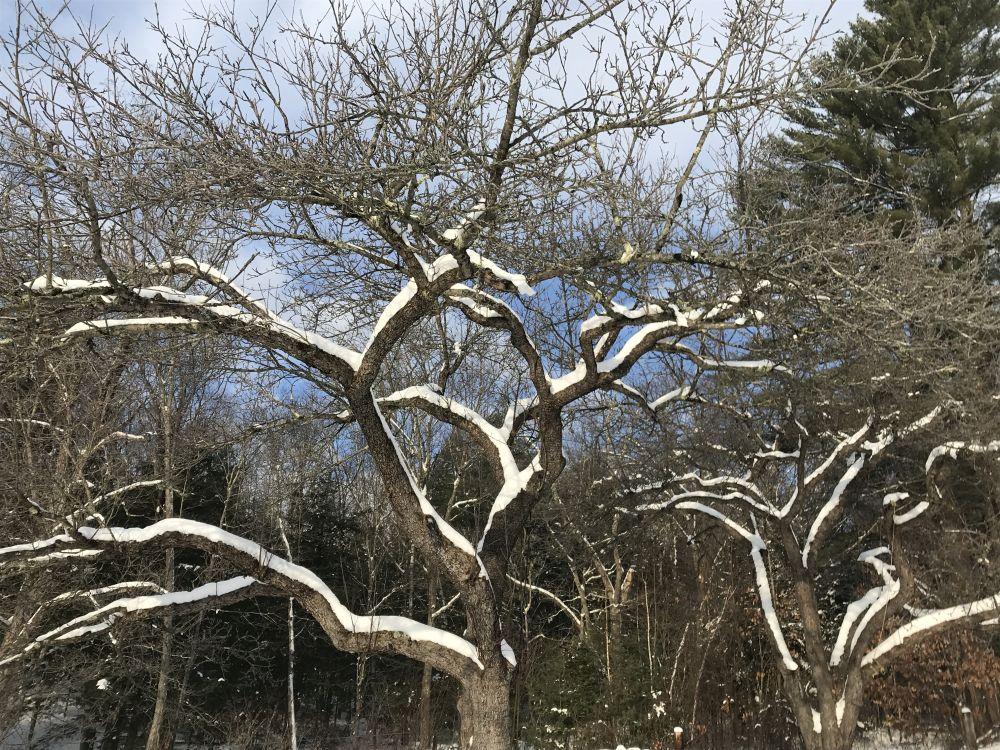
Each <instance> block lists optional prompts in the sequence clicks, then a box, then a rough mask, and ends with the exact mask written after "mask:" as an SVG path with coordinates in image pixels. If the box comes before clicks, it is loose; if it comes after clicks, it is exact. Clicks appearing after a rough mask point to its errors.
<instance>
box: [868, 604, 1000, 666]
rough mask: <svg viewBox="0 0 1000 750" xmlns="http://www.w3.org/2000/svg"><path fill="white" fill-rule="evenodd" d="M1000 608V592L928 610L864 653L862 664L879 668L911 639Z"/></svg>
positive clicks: (985, 616) (967, 622)
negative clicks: (963, 602)
mask: <svg viewBox="0 0 1000 750" xmlns="http://www.w3.org/2000/svg"><path fill="white" fill-rule="evenodd" d="M998 612H1000V594H994V595H993V596H987V597H986V598H984V599H979V600H977V601H974V602H966V603H965V604H957V605H955V606H953V607H946V608H944V609H933V610H925V611H924V613H923V614H921V615H920V616H919V617H917V618H915V619H913V620H911V621H910V622H908V623H906V624H905V625H902V626H900V627H898V628H896V629H895V630H894V631H893V632H892V633H890V634H889V636H887V637H886V638H885V639H884V640H883V641H882V642H881V643H879V644H878V645H877V646H875V647H874V648H873V649H871V650H870V651H869V652H868V653H867V654H865V657H864V659H862V660H861V664H862V666H865V667H872V668H878V667H879V666H881V664H882V663H883V662H884V661H886V660H888V659H889V658H891V656H892V654H893V651H895V650H896V649H898V648H899V647H901V646H903V645H904V644H907V643H908V642H910V641H914V640H919V639H922V638H926V637H928V636H931V635H934V634H935V633H938V632H940V631H942V630H946V629H948V628H950V627H956V626H960V625H970V624H975V623H977V622H982V621H985V620H989V619H991V618H992V617H995V616H996V615H997V613H998Z"/></svg>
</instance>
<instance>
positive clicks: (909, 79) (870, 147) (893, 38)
mask: <svg viewBox="0 0 1000 750" xmlns="http://www.w3.org/2000/svg"><path fill="white" fill-rule="evenodd" d="M865 6H866V8H867V9H868V11H869V12H870V13H871V14H872V16H871V17H870V18H861V19H859V20H857V21H855V22H854V23H853V24H852V25H851V31H850V33H849V34H848V35H846V36H844V37H842V38H841V39H840V40H838V41H837V43H836V44H835V45H834V47H833V49H832V51H831V52H830V53H828V54H827V55H825V56H823V57H822V58H821V59H820V60H818V61H817V66H816V69H815V70H816V76H817V83H818V84H819V86H817V91H818V93H817V94H816V95H815V96H813V97H812V98H811V99H809V100H807V101H805V102H803V103H802V104H801V105H800V106H798V107H796V108H794V109H793V110H792V111H791V112H789V113H788V117H789V119H790V120H791V122H792V126H791V127H789V128H788V129H787V130H786V131H785V137H784V138H783V139H781V141H780V143H779V153H780V155H781V157H782V159H783V161H784V165H783V167H784V169H786V170H788V169H790V170H793V171H794V172H796V173H797V174H798V175H799V177H800V178H801V179H803V180H804V181H805V182H806V184H808V185H810V186H811V187H813V188H816V189H820V190H822V189H823V188H825V187H826V186H829V185H837V186H843V187H846V188H848V189H847V190H845V194H847V195H849V196H851V198H850V202H849V205H848V206H847V208H848V209H849V210H852V211H863V212H866V213H873V214H875V213H877V214H883V215H886V214H887V215H889V216H890V217H895V218H900V219H904V218H916V219H918V220H921V221H926V220H930V221H933V222H934V223H936V224H939V225H940V224H945V223H949V222H951V221H954V220H956V219H975V220H981V221H983V222H984V223H985V224H986V226H987V227H989V226H991V225H995V224H996V223H997V219H1000V201H998V200H997V198H998V196H997V195H996V188H997V187H998V186H1000V4H998V3H997V2H996V0H866V3H865Z"/></svg>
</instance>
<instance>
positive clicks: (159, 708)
mask: <svg viewBox="0 0 1000 750" xmlns="http://www.w3.org/2000/svg"><path fill="white" fill-rule="evenodd" d="M172 375H173V373H172V372H171V373H170V375H169V376H168V377H167V378H165V379H161V380H160V387H161V399H160V424H161V429H162V430H163V457H162V474H163V476H162V478H163V483H164V490H163V512H162V513H161V514H160V517H161V518H173V516H174V488H173V479H174V478H173V431H172V429H171V427H172V424H173V423H172V420H173V416H174V414H173V394H172V391H171V389H172V388H173V377H172ZM165 558H166V559H165V562H164V572H163V588H164V589H165V590H166V591H173V590H174V550H173V548H172V547H169V548H167V550H166V555H165ZM162 625H163V636H162V637H161V640H160V648H161V650H162V653H161V656H160V674H159V677H158V679H157V681H156V706H155V708H154V709H153V720H152V722H151V723H150V725H149V735H148V736H147V737H146V750H169V749H170V748H172V747H173V745H174V733H173V727H172V726H171V721H170V719H171V716H170V707H171V700H170V663H171V651H172V650H173V628H174V617H173V615H172V614H171V613H170V612H169V611H168V612H167V614H165V615H164V616H163V621H162Z"/></svg>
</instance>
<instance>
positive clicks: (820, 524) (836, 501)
mask: <svg viewBox="0 0 1000 750" xmlns="http://www.w3.org/2000/svg"><path fill="white" fill-rule="evenodd" d="M864 465H865V457H864V456H858V457H857V458H856V459H854V461H853V462H852V463H851V465H850V466H848V467H847V471H845V472H844V473H843V474H842V475H841V477H840V480H839V481H838V482H837V484H836V485H835V486H834V488H833V491H832V492H831V493H830V497H829V498H828V499H827V501H826V503H824V505H823V507H822V508H820V511H819V513H818V514H817V515H816V518H814V519H813V522H812V525H811V526H810V527H809V534H808V536H806V543H805V545H804V546H803V547H802V565H803V566H805V567H807V568H808V567H809V559H810V552H812V551H813V550H814V549H816V548H817V547H818V546H819V542H821V541H822V539H823V537H824V536H825V535H826V534H827V533H828V530H829V527H830V526H831V525H832V524H833V523H834V522H835V521H836V519H837V517H838V514H837V510H838V509H839V507H840V501H841V499H842V498H843V495H844V491H845V490H846V489H847V488H848V486H849V485H850V484H851V482H853V481H854V479H855V477H857V476H858V474H859V473H860V471H861V469H862V468H863V467H864Z"/></svg>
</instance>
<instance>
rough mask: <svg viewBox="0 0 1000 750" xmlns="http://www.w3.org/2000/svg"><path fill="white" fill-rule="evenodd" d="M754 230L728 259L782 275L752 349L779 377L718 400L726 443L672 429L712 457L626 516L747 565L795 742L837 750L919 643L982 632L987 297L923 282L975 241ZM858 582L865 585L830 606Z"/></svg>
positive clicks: (651, 489)
mask: <svg viewBox="0 0 1000 750" xmlns="http://www.w3.org/2000/svg"><path fill="white" fill-rule="evenodd" d="M822 205H823V204H822V202H821V201H818V202H817V203H816V206H817V207H819V206H822ZM769 210H771V211H772V213H771V214H770V215H769V218H768V221H767V222H764V223H757V224H756V225H754V226H750V227H749V228H748V229H747V231H746V233H745V237H746V238H748V239H745V240H744V241H753V242H759V243H763V244H773V245H774V246H775V252H776V255H783V256H784V257H785V258H786V261H787V265H781V266H780V267H777V266H776V267H775V268H774V269H773V275H772V278H773V280H774V283H775V284H777V285H785V284H787V286H784V288H786V289H788V290H789V293H790V294H794V295H795V296H796V297H797V298H798V299H799V300H800V302H801V303H802V304H801V307H800V308H799V310H798V312H797V313H794V314H793V313H791V312H790V311H789V312H788V314H787V315H786V316H785V317H784V318H783V319H782V322H781V323H779V324H778V325H776V326H775V327H774V328H772V329H771V330H770V331H768V336H769V337H771V341H772V344H773V345H774V346H775V347H776V350H775V353H773V354H772V355H771V356H777V357H780V359H781V360H782V361H783V362H784V363H785V364H786V367H787V370H786V374H787V377H786V378H785V379H784V382H783V383H782V384H781V387H780V388H769V387H768V388H763V389H758V390H755V391H754V392H750V391H748V390H747V389H745V388H740V386H739V385H738V384H737V386H736V387H735V388H734V389H733V391H732V392H731V396H730V397H729V399H726V400H728V401H729V403H730V404H733V405H735V406H739V409H738V410H737V412H734V413H738V412H740V411H741V412H743V414H742V415H741V416H739V417H738V418H736V417H734V419H733V420H732V421H731V422H730V423H729V425H728V427H724V428H723V429H725V430H726V431H725V432H724V433H723V432H720V431H719V429H718V427H716V428H715V429H714V430H706V431H705V432H701V430H700V429H699V425H695V426H694V427H693V428H689V429H691V432H692V433H693V436H692V438H691V440H692V443H694V444H695V445H697V444H698V443H701V444H702V445H704V444H705V443H714V444H719V445H717V447H718V449H719V450H718V451H716V453H715V455H714V456H713V457H712V458H710V459H704V458H703V459H702V460H700V461H685V460H682V461H679V462H678V463H677V469H676V471H675V473H674V474H673V475H672V476H670V477H668V478H666V479H664V480H663V481H662V482H655V483H647V484H646V486H643V487H641V488H638V489H637V494H638V495H641V496H644V497H647V498H649V497H650V496H651V495H652V496H654V497H653V501H652V502H645V503H643V504H640V505H639V506H638V509H639V510H640V511H641V512H644V513H653V512H655V511H673V512H674V513H676V514H677V515H683V516H685V517H687V518H688V522H689V523H691V524H692V528H693V529H699V528H704V527H705V526H706V525H707V526H709V527H712V526H714V527H717V528H719V529H721V530H722V531H725V532H727V533H729V534H730V535H732V537H733V538H734V539H735V540H736V542H737V543H739V544H741V545H742V546H743V547H744V548H745V549H746V551H747V553H748V563H749V564H748V568H749V571H750V575H751V580H753V581H754V583H755V587H756V592H757V598H758V601H759V605H760V609H761V612H762V614H763V618H762V620H761V626H762V627H763V628H764V629H765V632H766V634H767V637H768V640H769V642H770V645H771V647H772V652H773V657H774V664H775V667H776V669H777V670H778V672H779V673H780V675H781V678H782V681H783V685H784V694H785V696H786V698H787V700H788V702H789V704H790V707H791V709H792V712H793V715H794V718H795V722H796V724H797V726H798V729H799V732H800V734H801V736H802V739H803V742H804V743H805V746H806V747H807V748H809V749H810V750H812V749H813V748H815V750H844V749H845V748H849V747H851V746H852V744H853V741H854V738H855V734H856V732H857V727H858V719H859V715H860V713H861V710H862V708H863V706H864V691H865V689H866V687H867V686H869V685H870V684H871V680H872V678H873V677H874V676H875V675H876V674H878V673H879V672H880V671H882V670H884V669H885V668H886V667H887V666H888V665H890V664H891V663H892V661H893V660H894V659H895V658H897V657H898V656H900V655H901V654H903V653H905V652H906V650H907V649H909V648H911V647H913V646H914V645H916V644H917V643H920V642H921V641H924V640H925V639H928V638H931V637H934V636H938V635H941V634H944V633H948V632H949V631H951V630H954V629H959V628H972V627H976V626H978V625H981V624H996V623H997V619H998V615H1000V576H998V575H997V572H996V565H995V563H991V562H990V559H991V558H994V557H995V553H996V535H995V531H993V530H994V529H995V524H996V519H995V514H996V504H995V493H996V485H995V483H994V482H992V480H991V479H990V472H989V471H988V470H981V471H980V472H979V473H978V474H977V472H976V471H975V465H976V462H980V463H983V462H986V463H991V462H996V461H997V459H1000V436H998V435H997V432H996V425H997V418H998V414H1000V406H998V396H997V394H996V393H995V388H996V382H997V381H996V369H995V368H996V366H997V363H996V360H995V358H994V355H993V351H992V349H993V347H994V342H995V341H996V340H997V336H998V333H1000V332H998V327H997V319H996V309H997V301H998V298H997V290H996V289H995V287H993V286H991V285H989V284H988V283H987V282H984V281H983V275H982V273H981V269H980V268H969V269H964V270H963V271H962V272H961V273H947V274H945V273H941V272H940V269H941V268H942V267H947V266H948V264H949V262H950V260H951V259H952V258H953V257H958V256H961V254H962V253H963V252H965V250H966V247H967V244H968V243H970V242H976V241H978V239H977V234H976V231H975V228H974V227H971V226H969V227H954V228H952V229H951V230H949V231H945V232H942V231H939V230H928V231H924V232H914V233H912V234H911V233H900V232H898V231H897V229H896V228H895V227H891V226H887V225H880V224H879V223H878V222H875V221H850V220H845V219H844V218H843V217H840V216H836V215H835V214H832V213H831V214H829V215H827V214H824V213H823V212H822V211H821V210H819V209H818V208H817V211H816V214H815V215H812V216H809V217H803V216H800V215H783V214H782V212H781V211H780V210H774V206H773V204H772V205H770V206H769ZM887 224H888V223H887ZM779 246H783V247H785V248H786V249H787V251H788V252H787V254H785V253H782V252H781V251H779V250H778V249H777V248H778V247H779ZM782 279H784V281H782ZM793 290H794V291H793ZM777 351H780V352H781V353H780V354H778V353H777ZM762 424H763V425H764V427H763V428H761V425H762ZM754 425H756V427H755V426H754ZM958 462H961V463H962V465H963V466H964V467H965V471H966V476H972V477H976V476H979V477H981V478H982V481H981V486H979V487H976V488H973V489H969V488H966V490H965V491H966V495H967V497H966V499H965V501H963V502H964V506H965V507H964V512H965V513H966V514H968V513H969V512H970V506H971V511H972V512H973V514H974V516H975V517H976V518H978V519H980V520H979V521H977V523H979V524H980V528H981V529H982V530H983V531H984V532H985V533H983V534H977V533H975V532H976V528H975V527H974V526H971V525H969V524H968V523H965V524H963V523H961V522H960V519H958V516H959V515H960V514H961V512H962V511H963V507H962V506H961V505H958V504H956V502H955V493H956V489H955V483H954V480H953V478H952V479H951V480H949V479H948V478H947V475H948V474H949V471H950V470H949V466H950V467H952V468H954V467H955V466H956V465H957V464H958ZM924 526H926V528H927V530H926V531H924V532H923V536H921V535H920V533H921V532H920V531H919V529H920V527H924ZM942 534H947V535H949V536H948V537H947V538H948V539H949V541H947V542H944V543H945V544H948V545H955V544H956V543H959V544H960V545H964V553H963V554H961V558H962V562H960V563H956V564H954V565H953V569H952V570H950V571H948V572H947V574H946V575H944V574H942V572H941V571H940V567H941V565H942V563H943V561H944V559H945V556H944V555H943V554H941V553H940V551H937V552H935V551H934V544H935V543H934V542H933V541H931V538H932V537H934V536H938V537H940V535H942ZM952 535H953V536H952ZM959 540H961V541H959ZM979 540H983V541H979ZM937 543H938V544H940V543H942V542H940V541H939V542H937ZM858 563H860V564H861V566H863V567H864V568H865V569H866V570H868V571H869V573H870V574H869V575H867V576H863V578H862V580H863V579H864V578H867V579H874V585H872V586H871V587H870V588H868V589H867V590H866V591H864V590H862V592H858V593H860V596H858V597H857V598H856V599H855V600H854V601H849V600H848V601H849V603H848V604H847V605H846V607H843V608H841V607H839V606H834V605H837V603H838V602H839V601H842V600H843V599H842V597H838V596H837V594H836V589H837V587H838V586H839V585H840V581H843V580H847V581H857V580H858V575H857V572H856V570H857V568H856V565H857V564H858ZM935 584H936V585H935ZM848 593H850V592H848Z"/></svg>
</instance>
